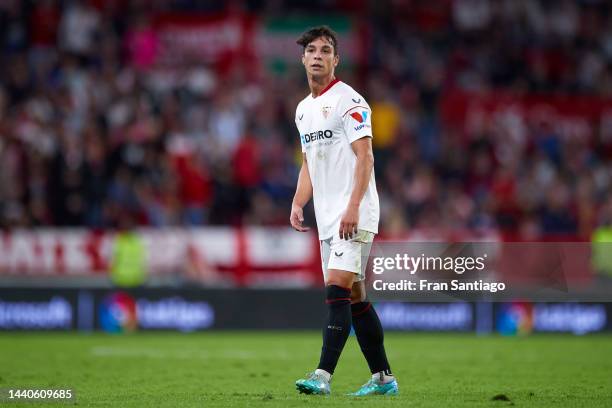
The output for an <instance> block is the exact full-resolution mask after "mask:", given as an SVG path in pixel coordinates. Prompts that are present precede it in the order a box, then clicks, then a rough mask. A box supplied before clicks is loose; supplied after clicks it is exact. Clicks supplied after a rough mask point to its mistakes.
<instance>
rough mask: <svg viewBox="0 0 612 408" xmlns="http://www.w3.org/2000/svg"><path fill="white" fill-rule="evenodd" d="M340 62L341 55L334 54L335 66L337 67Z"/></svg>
mask: <svg viewBox="0 0 612 408" xmlns="http://www.w3.org/2000/svg"><path fill="white" fill-rule="evenodd" d="M339 62H340V56H339V55H338V54H336V55H334V67H337V66H338V63H339Z"/></svg>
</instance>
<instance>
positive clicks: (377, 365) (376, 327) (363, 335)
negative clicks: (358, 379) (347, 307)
mask: <svg viewBox="0 0 612 408" xmlns="http://www.w3.org/2000/svg"><path fill="white" fill-rule="evenodd" d="M351 312H352V322H353V328H354V329H355V335H356V336H357V341H358V342H359V347H360V348H361V351H362V353H363V355H364V357H365V358H366V360H367V362H368V366H369V367H370V371H371V372H372V374H375V375H378V376H379V379H380V381H381V382H387V381H392V380H393V374H391V367H390V366H389V361H388V360H387V354H386V352H385V345H384V334H383V328H382V325H381V324H380V320H379V319H378V315H377V314H376V311H375V310H374V306H373V305H372V304H371V303H370V302H367V301H366V302H359V303H355V304H352V305H351Z"/></svg>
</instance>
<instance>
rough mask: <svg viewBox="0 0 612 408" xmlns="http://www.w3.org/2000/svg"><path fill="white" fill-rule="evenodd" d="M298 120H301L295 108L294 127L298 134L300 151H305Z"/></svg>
mask: <svg viewBox="0 0 612 408" xmlns="http://www.w3.org/2000/svg"><path fill="white" fill-rule="evenodd" d="M301 115H303V114H301ZM300 120H301V119H300V116H299V115H298V111H297V109H296V111H295V127H296V129H297V131H298V136H299V138H300V146H301V147H302V153H306V147H305V146H304V136H302V134H301V133H300V125H299V123H300Z"/></svg>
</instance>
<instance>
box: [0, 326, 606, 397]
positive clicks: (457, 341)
mask: <svg viewBox="0 0 612 408" xmlns="http://www.w3.org/2000/svg"><path fill="white" fill-rule="evenodd" d="M386 344H387V350H388V354H389V358H390V361H391V364H392V367H393V371H394V373H395V374H396V376H397V377H398V380H399V385H400V393H401V395H399V396H397V397H371V398H365V399H357V400H356V399H354V398H351V397H347V396H345V395H344V394H346V393H348V392H351V391H354V390H356V389H357V387H358V386H360V385H361V384H362V383H364V382H365V381H366V380H367V379H368V377H369V372H368V369H367V365H366V363H365V361H364V359H363V357H362V356H361V353H360V351H359V348H358V346H357V342H356V339H355V338H354V337H351V338H349V341H348V343H347V347H346V349H345V352H344V354H343V356H342V358H341V360H340V363H339V365H338V368H337V370H336V375H335V376H334V379H333V381H332V395H331V396H329V397H321V396H306V395H299V394H298V393H297V392H296V390H295V387H294V381H295V380H296V379H298V378H300V377H301V376H303V375H304V374H305V373H306V372H307V371H310V370H312V369H313V368H314V367H315V364H316V362H317V360H318V355H319V350H320V335H319V333H316V332H208V333H198V334H173V333H138V334H132V335H105V334H99V333H98V334H89V335H87V334H74V333H73V334H30V333H23V334H7V333H4V334H0V388H7V387H30V388H33V387H40V388H50V387H56V388H57V387H70V388H72V389H74V390H75V393H76V402H74V403H73V402H71V403H69V404H75V406H81V407H89V406H92V407H110V406H116V407H317V408H319V407H349V406H350V407H370V406H373V407H374V406H375V407H510V406H517V407H519V406H524V407H610V406H612V337H610V336H604V335H592V336H585V337H573V336H569V335H567V336H566V335H537V336H531V337H514V338H508V337H499V336H485V337H477V336H475V335H472V334H465V335H456V334H437V335H435V334H402V333H388V334H387V337H386ZM495 396H498V398H497V399H494V397H495ZM501 396H504V397H506V398H504V397H501ZM504 399H507V400H504ZM0 405H3V406H7V407H17V406H24V407H41V406H53V407H59V406H65V405H66V403H59V402H53V403H44V404H43V403H36V404H34V405H33V404H32V403H21V404H17V403H0Z"/></svg>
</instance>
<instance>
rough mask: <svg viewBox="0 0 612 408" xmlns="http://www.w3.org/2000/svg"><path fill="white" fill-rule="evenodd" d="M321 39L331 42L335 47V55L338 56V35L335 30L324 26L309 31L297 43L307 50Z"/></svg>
mask: <svg viewBox="0 0 612 408" xmlns="http://www.w3.org/2000/svg"><path fill="white" fill-rule="evenodd" d="M319 37H323V38H326V39H327V40H329V42H330V43H331V44H332V45H333V46H334V55H337V54H338V40H337V38H336V33H335V32H334V30H332V29H331V28H329V26H326V25H322V26H318V27H313V28H311V29H309V30H307V31H305V32H304V33H303V34H302V35H300V38H298V40H297V41H296V43H298V44H299V45H301V46H302V47H304V49H306V46H307V45H308V44H310V43H311V42H313V41H314V40H316V39H317V38H319Z"/></svg>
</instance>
